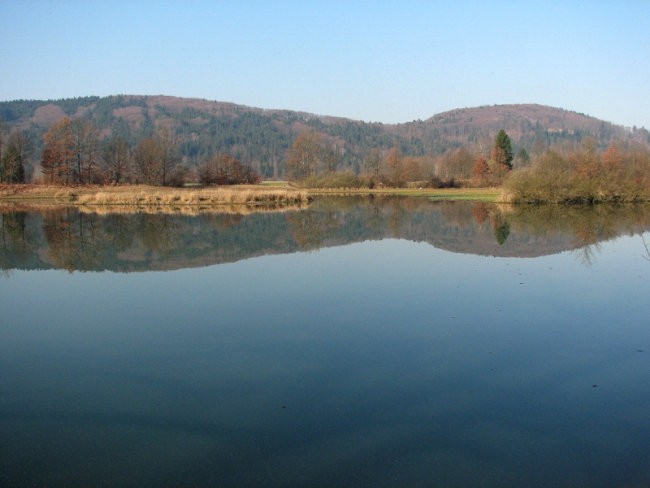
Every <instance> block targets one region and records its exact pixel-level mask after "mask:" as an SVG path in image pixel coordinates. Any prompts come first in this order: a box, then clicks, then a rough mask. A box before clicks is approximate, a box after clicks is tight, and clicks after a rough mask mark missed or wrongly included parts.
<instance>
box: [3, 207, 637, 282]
mask: <svg viewBox="0 0 650 488" xmlns="http://www.w3.org/2000/svg"><path fill="white" fill-rule="evenodd" d="M0 222H1V225H0V228H1V234H0V267H1V269H3V270H11V269H50V268H60V269H66V270H69V271H76V270H79V271H102V270H111V271H118V272H129V271H146V270H170V269H179V268H187V267H197V266H207V265H211V264H218V263H225V262H234V261H239V260H242V259H247V258H250V257H254V256H259V255H265V254H283V253H293V252H297V251H308V250H315V249H319V248H323V247H332V246H340V245H346V244H351V243H354V242H361V241H366V240H381V239H386V238H399V239H406V240H409V241H414V242H426V243H429V244H431V245H432V246H434V247H437V248H441V249H445V250H449V251H452V252H459V253H469V254H477V255H487V256H502V257H534V256H541V255H549V254H556V253H559V252H562V251H566V250H576V252H577V253H578V255H579V257H580V259H581V260H582V262H583V263H585V264H589V263H591V262H592V261H593V259H594V254H595V253H596V252H597V250H598V245H599V243H600V242H602V241H604V240H608V239H612V238H614V237H617V236H619V235H623V234H641V233H643V232H644V231H646V230H648V229H650V207H648V206H634V207H609V206H595V207H583V208H567V207H561V206H550V205H549V206H519V207H505V206H499V205H493V204H486V203H471V202H431V201H428V200H426V199H407V198H323V199H320V200H317V201H316V202H314V203H313V204H312V205H311V206H310V207H309V208H307V209H300V210H290V211H286V212H275V213H253V214H249V215H241V214H233V213H223V214H220V213H205V214H199V215H196V216H188V215H172V214H163V213H132V214H122V213H106V212H97V211H88V210H83V209H82V210H80V209H74V208H62V209H49V210H46V211H42V212H27V211H17V210H9V209H5V211H4V212H3V213H0ZM644 245H645V243H644ZM645 251H646V254H648V253H647V247H646V248H645Z"/></svg>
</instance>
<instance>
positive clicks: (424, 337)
mask: <svg viewBox="0 0 650 488" xmlns="http://www.w3.org/2000/svg"><path fill="white" fill-rule="evenodd" d="M0 219H2V220H1V224H2V226H1V231H0V232H1V234H0V259H1V261H0V310H1V311H2V322H1V325H0V485H1V486H8V487H14V486H15V487H22V486H48V487H58V486H61V487H64V486H65V487H76V486H78V487H87V486H134V487H135V486H137V487H145V486H152V487H154V486H155V487H164V486H219V487H230V486H233V487H235V486H236V487H257V486H260V487H262V486H263V487H280V486H282V487H287V486H323V487H325V486H327V487H333V486H341V487H359V486H373V487H383V486H387V487H388V486H390V487H393V486H409V487H411V486H445V487H465V486H467V487H521V486H528V487H536V486H539V487H549V486H554V487H564V486H566V487H611V486H648V485H650V410H649V406H650V320H649V319H648V317H650V300H648V298H649V296H648V292H649V290H650V287H649V285H650V250H649V249H650V208H648V207H647V206H636V207H619V208H612V207H605V206H597V207H592V208H563V207H557V206H548V207H546V206H542V207H517V208H505V207H499V206H496V205H488V204H482V203H467V202H432V201H429V200H427V199H424V198H422V199H406V198H352V197H350V198H341V199H336V198H322V199H318V200H316V201H315V202H313V203H312V204H311V205H310V206H309V207H307V208H303V209H295V210H287V211H283V212H258V213H250V214H238V213H200V214H197V215H183V214H182V213H178V214H174V213H168V214H148V213H146V212H133V213H131V214H126V213H121V214H115V213H110V211H108V210H106V209H103V210H101V211H99V209H98V210H97V211H94V212H90V211H88V210H82V211H79V210H76V209H60V210H53V209H46V210H43V211H40V212H33V211H25V210H21V209H9V208H5V209H4V213H2V214H1V215H0Z"/></svg>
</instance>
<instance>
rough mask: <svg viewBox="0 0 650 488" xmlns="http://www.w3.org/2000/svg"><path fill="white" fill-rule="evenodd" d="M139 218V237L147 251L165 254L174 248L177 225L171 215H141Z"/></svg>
mask: <svg viewBox="0 0 650 488" xmlns="http://www.w3.org/2000/svg"><path fill="white" fill-rule="evenodd" d="M141 218H142V223H141V227H140V232H141V234H140V237H141V239H142V244H143V245H144V246H145V247H146V248H147V250H148V251H155V252H160V253H167V252H169V251H170V250H172V249H173V248H174V242H175V240H176V236H175V232H176V230H177V228H178V224H177V220H176V219H174V217H173V216H172V215H167V214H162V215H152V214H143V215H142V216H141Z"/></svg>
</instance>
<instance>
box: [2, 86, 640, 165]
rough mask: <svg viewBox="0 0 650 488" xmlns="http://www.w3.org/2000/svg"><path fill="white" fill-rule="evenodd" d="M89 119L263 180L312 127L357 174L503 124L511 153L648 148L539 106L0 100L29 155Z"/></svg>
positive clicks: (474, 140)
mask: <svg viewBox="0 0 650 488" xmlns="http://www.w3.org/2000/svg"><path fill="white" fill-rule="evenodd" d="M65 116H67V117H71V118H80V117H82V118H88V119H92V120H93V121H94V123H95V124H96V125H97V127H98V128H99V131H100V135H101V137H102V138H104V139H108V138H110V137H111V136H113V135H119V136H121V137H123V138H124V139H126V140H127V141H128V142H130V143H131V144H136V143H137V141H139V140H141V139H142V138H145V137H149V136H151V135H152V134H153V133H154V132H155V130H156V129H158V128H160V127H167V128H169V129H170V130H172V131H173V133H174V135H175V136H176V138H177V140H178V142H179V147H180V151H181V154H182V156H183V161H184V163H185V164H186V165H188V166H193V165H197V164H199V163H201V162H202V161H204V160H205V159H207V158H208V157H210V156H212V155H213V154H219V153H229V154H232V155H234V156H236V157H237V158H239V159H240V160H242V161H244V162H246V163H247V164H251V165H252V166H253V167H254V168H255V169H256V170H257V171H259V172H260V173H261V174H262V175H263V176H264V177H277V176H281V175H283V173H284V161H285V158H286V153H287V150H288V148H289V147H290V146H291V144H292V143H293V141H294V140H295V138H296V137H297V135H298V134H300V133H301V132H304V131H307V130H312V131H316V132H318V133H320V134H321V135H322V136H323V138H324V139H325V140H326V141H328V142H329V143H330V144H332V145H333V146H335V147H336V148H337V150H338V151H339V153H340V154H341V159H342V161H341V168H343V169H346V168H347V169H351V170H353V171H357V172H358V171H360V170H361V169H362V168H363V161H364V159H365V158H366V157H367V155H368V154H369V152H370V151H371V149H379V150H388V149H389V148H390V147H392V146H394V145H398V146H399V147H400V149H401V151H402V153H403V154H405V155H413V156H425V155H434V156H435V155H439V154H442V153H444V152H445V151H446V150H449V149H453V148H457V147H460V146H465V147H467V148H469V149H470V150H479V149H480V148H485V147H489V145H490V144H491V142H492V141H493V139H494V136H495V134H496V133H497V132H498V130H500V129H505V130H506V132H507V133H508V135H509V136H510V138H511V139H512V142H513V145H514V148H515V150H518V149H519V148H525V149H527V150H528V151H529V152H531V150H533V149H534V147H542V146H543V147H548V146H549V145H552V144H556V143H562V142H581V141H582V140H584V139H585V138H592V139H593V140H595V141H596V142H597V144H598V145H599V146H601V147H606V146H607V145H608V144H609V143H610V142H611V141H614V140H617V141H637V142H641V143H644V144H650V133H648V131H647V130H645V129H636V128H635V129H628V128H625V127H623V126H619V125H614V124H611V123H609V122H605V121H603V120H599V119H597V118H594V117H590V116H588V115H584V114H580V113H577V112H572V111H569V110H565V109H561V108H554V107H548V106H544V105H538V104H513V105H493V106H482V107H475V108H462V109H455V110H450V111H447V112H443V113H440V114H436V115H434V116H432V117H431V118H429V119H427V120H424V121H413V122H406V123H402V124H382V123H369V122H362V121H357V120H351V119H346V118H342V117H335V116H330V115H317V114H310V113H307V112H298V111H291V110H281V109H262V108H255V107H248V106H244V105H238V104H235V103H230V102H219V101H211V100H205V99H197V98H181V97H172V96H165V95H156V96H144V95H113V96H108V97H80V98H68V99H62V100H15V101H8V102H0V118H2V119H4V121H5V123H6V124H7V126H8V127H9V129H10V130H13V129H16V128H18V129H22V130H25V131H27V132H28V134H29V135H30V136H31V139H32V141H33V142H34V158H35V159H36V160H38V158H39V157H40V151H42V138H43V134H44V133H45V131H46V130H47V129H48V128H49V127H50V126H51V125H52V124H54V123H55V122H56V121H58V120H60V119H61V118H63V117H65Z"/></svg>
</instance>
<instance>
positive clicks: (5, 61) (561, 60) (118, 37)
mask: <svg viewBox="0 0 650 488" xmlns="http://www.w3.org/2000/svg"><path fill="white" fill-rule="evenodd" d="M0 19H1V20H2V22H1V27H0V70H1V73H2V74H1V75H0V100H2V101H6V100H16V99H37V100H39V99H60V98H68V97H79V96H89V95H97V96H107V95H118V94H137V95H172V96H179V97H194V98H204V99H208V100H218V101H225V102H232V103H237V104H242V105H248V106H253V107H261V108H276V109H288V110H299V111H305V112H311V113H315V114H321V115H334V116H340V117H348V118H352V119H357V120H364V121H367V122H384V123H401V122H409V121H412V120H417V119H422V120H424V119H427V118H429V117H431V116H433V115H435V114H437V113H440V112H444V111H447V110H453V109H456V108H464V107H475V106H482V105H494V104H506V103H540V104H544V105H550V106H554V107H559V108H563V109H566V110H573V111H576V112H581V113H584V114H587V115H591V116H594V117H598V118H600V119H603V120H606V121H609V122H613V123H616V124H620V125H624V126H628V127H632V126H637V127H646V128H649V129H650V27H649V26H650V0H616V1H614V0H611V1H599V0H590V1H577V0H561V1H554V0H544V1H541V0H538V1H514V0H513V1H463V0H458V1H435V0H429V1H415V0H399V1H392V0H383V1H382V0H374V1H370V0H367V1H361V0H344V1H339V0H325V1H320V0H312V1H309V0H295V1H293V0H284V1H283V0H275V1H261V0H259V1H253V0H229V1H225V0H222V1H219V0H214V1H201V0H191V1H188V0H185V1H171V0H170V1H165V0H158V1H153V0H150V1H147V0H130V1H122V0H103V1H102V0H84V1H65V0H50V1H46V0H0Z"/></svg>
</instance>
